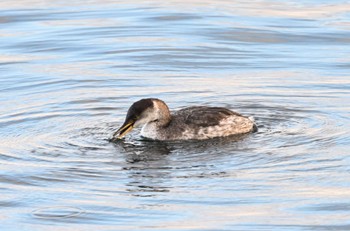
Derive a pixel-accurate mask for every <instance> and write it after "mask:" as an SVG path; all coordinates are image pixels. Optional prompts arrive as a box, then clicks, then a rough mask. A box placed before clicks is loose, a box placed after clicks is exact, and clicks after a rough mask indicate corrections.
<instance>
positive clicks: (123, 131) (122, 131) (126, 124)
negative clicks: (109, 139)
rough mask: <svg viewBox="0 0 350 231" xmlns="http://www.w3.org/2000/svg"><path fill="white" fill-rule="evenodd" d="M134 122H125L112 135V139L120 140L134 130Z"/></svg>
mask: <svg viewBox="0 0 350 231" xmlns="http://www.w3.org/2000/svg"><path fill="white" fill-rule="evenodd" d="M134 123H135V121H134V120H126V121H125V122H124V124H123V126H121V127H120V128H119V129H118V130H117V131H116V132H115V133H114V134H113V138H117V139H121V138H123V137H124V136H125V135H126V134H127V133H128V132H130V131H131V130H132V129H133V128H134Z"/></svg>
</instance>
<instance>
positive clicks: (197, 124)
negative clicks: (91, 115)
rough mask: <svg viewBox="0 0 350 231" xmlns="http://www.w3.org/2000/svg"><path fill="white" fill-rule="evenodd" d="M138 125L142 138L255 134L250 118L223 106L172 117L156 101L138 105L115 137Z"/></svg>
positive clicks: (190, 110) (187, 110)
mask: <svg viewBox="0 0 350 231" xmlns="http://www.w3.org/2000/svg"><path fill="white" fill-rule="evenodd" d="M138 126H142V130H141V135H142V136H144V137H146V138H150V139H156V140H187V139H208V138H214V137H221V136H229V135H238V134H245V133H249V132H254V131H256V125H255V124H254V122H253V121H252V120H251V119H249V118H248V117H245V116H242V115H241V114H239V113H237V112H233V111H231V110H229V109H226V108H223V107H206V106H193V107H187V108H184V109H181V110H178V111H176V112H174V113H173V114H171V113H170V110H169V108H168V106H167V105H166V104H165V103H164V102H163V101H162V100H159V99H154V98H150V99H142V100H139V101H137V102H135V103H134V104H133V105H132V106H131V107H130V108H129V110H128V113H127V116H126V119H125V122H124V124H123V126H122V127H121V128H120V129H119V130H118V131H117V132H116V133H115V134H114V137H115V138H121V137H123V136H124V135H125V134H126V133H127V132H129V131H130V130H131V129H132V128H133V127H138Z"/></svg>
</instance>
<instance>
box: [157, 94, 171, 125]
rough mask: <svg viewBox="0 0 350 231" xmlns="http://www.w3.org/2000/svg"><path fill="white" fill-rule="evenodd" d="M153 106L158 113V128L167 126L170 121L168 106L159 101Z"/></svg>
mask: <svg viewBox="0 0 350 231" xmlns="http://www.w3.org/2000/svg"><path fill="white" fill-rule="evenodd" d="M154 106H155V107H156V110H157V113H158V121H157V125H158V126H167V125H168V124H169V123H170V121H171V113H170V110H169V108H168V106H167V105H166V104H165V103H164V102H163V101H161V100H157V101H155V104H154Z"/></svg>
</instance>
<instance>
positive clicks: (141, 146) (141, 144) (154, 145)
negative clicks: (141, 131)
mask: <svg viewBox="0 0 350 231" xmlns="http://www.w3.org/2000/svg"><path fill="white" fill-rule="evenodd" d="M114 144H115V146H116V147H118V149H119V151H120V152H121V153H122V154H123V155H124V159H125V165H124V167H123V169H124V170H125V171H126V172H127V173H128V175H129V179H130V181H129V182H128V183H127V184H126V186H127V191H129V192H130V193H132V195H133V196H137V197H153V196H155V195H157V194H159V193H165V192H169V191H170V189H171V187H170V186H168V184H167V182H168V180H169V179H170V178H171V176H170V174H171V169H172V167H171V165H170V163H169V161H168V156H169V154H170V153H171V148H169V146H168V144H167V143H166V142H157V141H149V140H144V139H137V140H134V141H125V140H120V141H118V142H115V143H114Z"/></svg>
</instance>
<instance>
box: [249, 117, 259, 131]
mask: <svg viewBox="0 0 350 231" xmlns="http://www.w3.org/2000/svg"><path fill="white" fill-rule="evenodd" d="M248 119H249V120H250V121H252V122H253V130H252V132H257V131H258V126H256V123H255V118H254V117H253V116H249V117H248Z"/></svg>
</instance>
